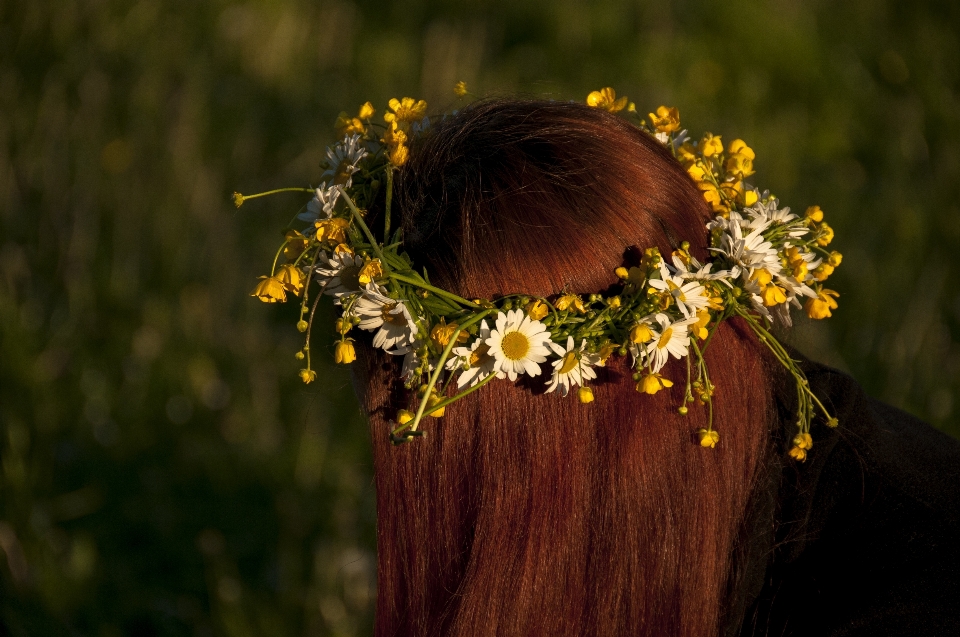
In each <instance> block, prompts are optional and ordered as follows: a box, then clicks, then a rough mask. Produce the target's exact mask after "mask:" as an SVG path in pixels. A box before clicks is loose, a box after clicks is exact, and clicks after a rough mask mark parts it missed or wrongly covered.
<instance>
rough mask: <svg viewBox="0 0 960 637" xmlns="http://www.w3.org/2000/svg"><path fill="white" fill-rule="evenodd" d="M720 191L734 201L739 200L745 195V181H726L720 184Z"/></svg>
mask: <svg viewBox="0 0 960 637" xmlns="http://www.w3.org/2000/svg"><path fill="white" fill-rule="evenodd" d="M720 192H721V193H723V196H724V197H726V198H727V199H730V200H732V201H739V200H740V198H741V196H742V195H743V182H742V181H739V180H737V181H725V182H723V183H722V184H720Z"/></svg>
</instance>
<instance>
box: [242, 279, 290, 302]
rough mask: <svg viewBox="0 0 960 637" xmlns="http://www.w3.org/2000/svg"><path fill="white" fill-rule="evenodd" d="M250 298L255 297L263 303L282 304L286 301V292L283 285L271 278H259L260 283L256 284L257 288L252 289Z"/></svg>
mask: <svg viewBox="0 0 960 637" xmlns="http://www.w3.org/2000/svg"><path fill="white" fill-rule="evenodd" d="M250 296H255V297H257V298H258V299H260V300H261V301H263V302H264V303H276V302H278V301H279V302H280V303H283V302H284V301H286V300H287V292H286V290H285V289H284V287H283V283H281V282H280V281H278V280H277V278H276V277H273V276H262V277H260V283H257V287H255V288H254V289H253V292H252V293H251V294H250Z"/></svg>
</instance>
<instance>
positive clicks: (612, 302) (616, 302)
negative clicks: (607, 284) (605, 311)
mask: <svg viewBox="0 0 960 637" xmlns="http://www.w3.org/2000/svg"><path fill="white" fill-rule="evenodd" d="M620 305H621V301H620V297H619V296H611V297H610V298H609V299H607V307H612V308H613V309H617V308H618V307H620Z"/></svg>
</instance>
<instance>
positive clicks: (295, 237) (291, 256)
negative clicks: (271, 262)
mask: <svg viewBox="0 0 960 637" xmlns="http://www.w3.org/2000/svg"><path fill="white" fill-rule="evenodd" d="M285 238H286V243H284V245H283V256H284V258H286V259H287V260H288V261H295V260H296V258H297V257H299V256H300V255H301V254H303V251H304V250H306V249H307V246H308V245H310V240H309V239H307V238H306V237H305V236H303V235H302V234H300V233H299V232H297V231H296V230H291V231H290V232H288V233H287V234H286V237H285Z"/></svg>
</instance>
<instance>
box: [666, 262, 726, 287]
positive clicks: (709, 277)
mask: <svg viewBox="0 0 960 637" xmlns="http://www.w3.org/2000/svg"><path fill="white" fill-rule="evenodd" d="M673 265H674V267H675V268H676V270H677V273H676V275H675V276H677V277H679V278H681V279H693V280H696V281H720V282H721V283H725V284H726V285H727V287H733V284H731V283H730V279H735V278H737V277H738V276H740V268H739V267H737V266H733V268H732V269H730V270H720V271H719V272H711V271H710V270H712V269H713V264H712V263H708V264H707V265H704V266H701V265H700V262H699V261H697V260H696V259H694V258H693V257H690V265H689V266H688V265H687V264H686V263H684V262H683V261H682V260H681V259H679V258H678V257H676V256H675V257H673ZM694 270H696V271H694Z"/></svg>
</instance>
